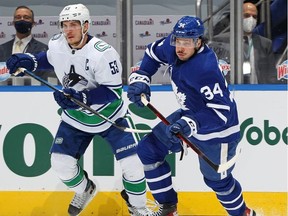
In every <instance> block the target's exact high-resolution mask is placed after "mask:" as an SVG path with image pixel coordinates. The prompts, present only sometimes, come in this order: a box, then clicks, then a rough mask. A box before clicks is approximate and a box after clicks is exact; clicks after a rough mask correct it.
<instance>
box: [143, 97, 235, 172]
mask: <svg viewBox="0 0 288 216" xmlns="http://www.w3.org/2000/svg"><path fill="white" fill-rule="evenodd" d="M141 102H142V103H143V104H144V105H145V106H147V107H148V108H149V109H150V110H151V111H152V112H153V113H154V114H155V115H156V116H157V117H158V118H159V119H161V121H162V122H163V123H164V124H165V125H170V122H169V121H168V120H167V119H166V118H165V117H164V116H163V115H162V114H161V113H160V112H159V111H158V110H157V109H156V108H155V107H154V106H153V105H152V104H151V103H150V102H149V101H147V99H146V96H145V95H144V94H142V95H141ZM176 136H177V137H178V138H179V139H181V140H182V141H184V142H185V143H186V144H187V145H188V146H189V147H191V148H192V149H193V150H194V151H195V152H196V153H197V154H198V155H199V157H201V158H202V159H203V160H205V161H206V162H207V163H208V164H209V165H210V166H211V167H212V168H213V169H214V170H215V171H216V172H218V173H222V172H224V171H226V170H228V169H229V168H231V167H232V166H233V165H234V164H235V162H236V160H237V158H238V156H239V154H240V151H238V152H236V154H235V155H234V157H233V158H231V159H230V160H229V161H227V162H226V163H223V164H220V165H217V164H215V163H213V162H212V161H211V160H210V159H209V158H208V157H207V156H206V155H205V154H204V153H203V152H202V151H201V150H200V149H199V148H198V147H197V146H195V145H194V144H193V143H192V142H191V141H190V140H188V138H187V137H186V136H184V135H183V134H180V133H178V134H176Z"/></svg>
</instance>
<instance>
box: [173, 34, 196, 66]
mask: <svg viewBox="0 0 288 216" xmlns="http://www.w3.org/2000/svg"><path fill="white" fill-rule="evenodd" d="M175 46H176V55H177V56H178V58H179V59H180V60H182V61H186V60H188V59H189V58H190V57H191V56H192V55H193V54H194V53H195V52H196V50H195V43H194V41H193V39H192V38H176V41H175Z"/></svg>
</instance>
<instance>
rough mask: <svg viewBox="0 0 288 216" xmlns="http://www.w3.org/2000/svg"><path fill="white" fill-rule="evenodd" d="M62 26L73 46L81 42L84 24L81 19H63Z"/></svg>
mask: <svg viewBox="0 0 288 216" xmlns="http://www.w3.org/2000/svg"><path fill="white" fill-rule="evenodd" d="M61 28H62V31H63V33H64V34H65V37H66V40H67V42H68V43H69V44H70V45H71V46H72V47H73V46H76V45H78V44H79V43H80V41H81V39H82V26H81V24H80V22H79V21H63V22H62V27H61Z"/></svg>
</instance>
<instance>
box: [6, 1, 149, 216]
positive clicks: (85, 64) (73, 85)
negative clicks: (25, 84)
mask: <svg viewBox="0 0 288 216" xmlns="http://www.w3.org/2000/svg"><path fill="white" fill-rule="evenodd" d="M90 22H91V21H90V15H89V10H88V9H87V7H86V6H84V5H82V4H74V5H68V6H66V7H64V9H63V10H62V12H61V13H60V15H59V24H60V27H61V32H62V33H61V34H59V35H55V36H54V37H53V38H52V39H51V40H50V41H49V44H48V46H49V49H48V51H47V52H41V53H38V54H35V55H32V54H15V55H12V56H11V58H9V59H8V60H7V67H8V69H9V70H10V73H12V74H13V73H14V72H15V71H16V70H17V69H18V68H21V67H22V68H26V69H27V70H30V71H34V70H35V69H49V68H53V69H54V71H55V72H56V74H57V77H58V79H59V81H60V82H61V84H62V86H63V89H62V91H55V92H54V98H55V100H56V102H57V103H58V104H59V106H60V107H62V109H63V112H62V115H61V117H62V121H61V122H60V125H59V128H58V131H57V134H56V136H55V139H54V143H53V145H52V147H51V167H52V169H53V170H54V171H55V172H56V175H57V176H58V177H59V179H60V180H61V181H62V182H63V183H64V184H65V185H67V186H68V187H69V188H70V189H71V190H73V191H75V196H74V198H73V200H72V201H71V203H70V205H69V207H68V213H69V214H70V215H73V216H74V215H79V214H80V212H81V211H82V210H83V209H84V208H85V206H86V205H87V204H88V203H89V202H90V201H91V199H92V198H93V196H94V195H95V194H96V191H97V188H96V186H95V184H94V182H93V181H92V180H91V179H90V178H89V177H88V174H87V172H85V170H83V168H82V167H80V166H79V165H78V160H79V159H80V158H81V156H82V155H83V154H84V152H85V150H86V148H87V147H88V145H89V143H90V142H91V140H92V139H93V137H94V136H95V135H99V136H101V137H102V138H104V139H105V140H106V141H107V142H108V143H109V144H110V145H111V148H112V150H113V152H114V155H115V157H116V159H117V160H118V161H119V163H120V166H121V168H122V173H123V185H124V188H125V190H123V191H122V192H121V195H122V196H123V198H125V200H126V202H127V204H128V208H129V212H130V214H131V215H134V216H149V215H150V213H151V211H150V210H149V209H148V208H146V181H145V178H144V171H143V166H142V163H141V161H140V160H139V157H138V156H137V154H136V148H137V143H138V141H139V135H138V134H134V133H127V132H123V131H121V130H119V129H118V128H116V127H113V126H111V124H110V123H108V122H107V121H105V120H103V119H102V118H99V117H98V116H96V115H93V114H91V113H89V112H88V111H85V110H83V109H81V108H80V107H79V106H78V105H77V104H75V103H73V102H72V101H71V100H70V99H69V98H68V97H67V95H70V96H71V97H73V98H75V99H77V100H79V101H81V102H83V103H85V104H86V105H88V106H90V107H91V108H93V109H95V110H96V111H97V112H99V113H100V114H102V115H103V116H105V117H107V118H109V119H111V120H112V121H114V122H116V123H117V124H118V125H119V126H123V127H133V126H134V125H133V122H132V119H131V118H130V116H129V114H128V113H127V109H126V108H125V106H124V105H123V99H122V92H123V89H122V77H121V75H122V66H121V62H120V58H119V55H118V53H117V52H116V51H115V49H114V48H113V47H111V46H110V45H109V44H107V43H105V42H104V41H102V40H100V39H98V38H96V37H93V36H91V35H89V33H88V30H89V25H90ZM19 75H22V74H19ZM99 162H100V163H101V161H99Z"/></svg>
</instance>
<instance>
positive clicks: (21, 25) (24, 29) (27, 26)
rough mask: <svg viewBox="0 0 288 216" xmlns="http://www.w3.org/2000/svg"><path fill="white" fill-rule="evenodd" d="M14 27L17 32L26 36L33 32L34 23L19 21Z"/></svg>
mask: <svg viewBox="0 0 288 216" xmlns="http://www.w3.org/2000/svg"><path fill="white" fill-rule="evenodd" d="M14 25H15V29H16V31H17V32H19V33H21V34H26V33H28V32H30V31H31V29H32V25H33V23H32V22H28V21H25V20H19V21H16V22H14Z"/></svg>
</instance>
